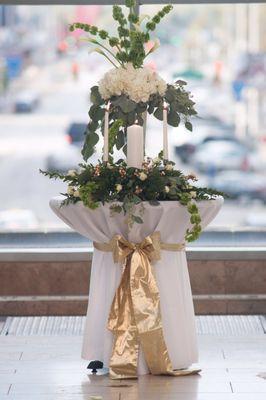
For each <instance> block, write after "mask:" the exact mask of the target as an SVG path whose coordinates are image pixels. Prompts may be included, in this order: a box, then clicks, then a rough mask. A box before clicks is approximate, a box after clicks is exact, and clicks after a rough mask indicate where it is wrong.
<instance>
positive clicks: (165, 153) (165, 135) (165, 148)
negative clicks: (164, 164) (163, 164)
mask: <svg viewBox="0 0 266 400" xmlns="http://www.w3.org/2000/svg"><path fill="white" fill-rule="evenodd" d="M167 110H168V108H167V104H166V103H164V105H163V158H164V160H168V130H167Z"/></svg>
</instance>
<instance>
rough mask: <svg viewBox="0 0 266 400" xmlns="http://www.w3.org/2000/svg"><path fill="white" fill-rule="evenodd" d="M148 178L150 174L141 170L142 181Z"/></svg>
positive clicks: (140, 177)
mask: <svg viewBox="0 0 266 400" xmlns="http://www.w3.org/2000/svg"><path fill="white" fill-rule="evenodd" d="M147 178H148V176H147V175H146V174H145V172H141V173H140V174H139V179H140V180H141V181H145V180H146V179H147Z"/></svg>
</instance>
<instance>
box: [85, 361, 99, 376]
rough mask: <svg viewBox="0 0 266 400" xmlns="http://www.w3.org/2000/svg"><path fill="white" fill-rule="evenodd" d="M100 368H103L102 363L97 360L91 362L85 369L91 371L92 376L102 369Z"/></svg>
mask: <svg viewBox="0 0 266 400" xmlns="http://www.w3.org/2000/svg"><path fill="white" fill-rule="evenodd" d="M102 368H103V362H102V361H99V360H94V361H91V362H90V363H89V365H88V366H87V369H91V372H92V373H93V374H97V369H102Z"/></svg>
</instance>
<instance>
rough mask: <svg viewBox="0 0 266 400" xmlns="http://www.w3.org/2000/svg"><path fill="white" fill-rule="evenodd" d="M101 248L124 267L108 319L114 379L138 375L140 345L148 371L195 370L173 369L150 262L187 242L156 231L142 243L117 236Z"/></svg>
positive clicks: (177, 372) (156, 372) (173, 372)
mask: <svg viewBox="0 0 266 400" xmlns="http://www.w3.org/2000/svg"><path fill="white" fill-rule="evenodd" d="M94 247H95V248H96V249H98V250H101V251H111V252H112V253H113V259H114V262H116V263H122V264H123V266H124V269H123V273H122V278H121V281H120V284H119V286H118V288H117V290H116V293H115V296H114V299H113V302H112V306H111V310H110V314H109V319H108V329H110V330H111V331H112V332H113V334H114V345H113V350H112V355H111V359H110V376H111V378H113V379H125V378H136V377H137V365H138V352H139V346H140V345H141V347H142V349H143V352H144V356H145V360H146V363H147V365H148V367H149V370H150V372H151V373H152V374H154V375H159V374H163V375H186V374H188V373H195V372H198V371H195V370H193V371H192V370H189V371H188V370H183V371H182V370H179V371H174V370H173V367H172V364H171V361H170V358H169V354H168V351H167V347H166V344H165V340H164V336H163V328H162V321H161V310H160V295H159V290H158V287H157V283H156V279H155V274H154V269H153V266H152V265H151V262H153V261H156V260H159V259H160V257H161V249H164V250H168V251H180V250H183V249H184V247H185V246H184V244H166V243H161V239H160V233H159V232H154V233H153V234H152V235H150V236H147V237H146V238H145V239H144V240H143V241H142V242H141V243H139V244H136V243H131V242H128V241H127V240H125V239H124V238H123V237H122V236H121V235H115V236H114V237H113V238H112V239H111V241H110V242H109V243H94Z"/></svg>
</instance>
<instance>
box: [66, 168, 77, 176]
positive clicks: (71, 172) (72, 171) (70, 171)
mask: <svg viewBox="0 0 266 400" xmlns="http://www.w3.org/2000/svg"><path fill="white" fill-rule="evenodd" d="M67 175H68V176H73V177H74V176H76V175H77V171H75V170H74V169H70V170H69V171H68V173H67Z"/></svg>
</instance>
